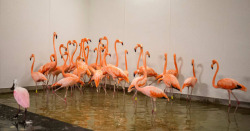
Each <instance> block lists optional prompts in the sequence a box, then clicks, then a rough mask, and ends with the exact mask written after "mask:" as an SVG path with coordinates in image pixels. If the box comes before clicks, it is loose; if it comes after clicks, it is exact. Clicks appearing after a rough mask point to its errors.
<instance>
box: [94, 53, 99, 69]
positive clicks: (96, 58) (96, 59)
mask: <svg viewBox="0 0 250 131" xmlns="http://www.w3.org/2000/svg"><path fill="white" fill-rule="evenodd" d="M96 54H97V56H96V60H95V66H97V62H98V55H99V50H98V49H97V51H96Z"/></svg>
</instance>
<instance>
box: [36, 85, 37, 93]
mask: <svg viewBox="0 0 250 131" xmlns="http://www.w3.org/2000/svg"><path fill="white" fill-rule="evenodd" d="M36 93H37V82H36Z"/></svg>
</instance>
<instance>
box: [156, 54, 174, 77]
mask: <svg viewBox="0 0 250 131" xmlns="http://www.w3.org/2000/svg"><path fill="white" fill-rule="evenodd" d="M174 66H175V70H174V69H170V70H167V71H166V73H167V74H172V75H174V76H175V77H176V78H178V76H179V70H178V67H177V63H176V54H175V53H174ZM162 76H163V73H162V74H160V75H158V76H157V77H156V80H158V79H160V78H162Z"/></svg>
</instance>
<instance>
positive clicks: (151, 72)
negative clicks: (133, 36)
mask: <svg viewBox="0 0 250 131" xmlns="http://www.w3.org/2000/svg"><path fill="white" fill-rule="evenodd" d="M137 46H138V44H137ZM137 46H136V47H135V48H134V49H135V52H136V48H137ZM138 47H140V49H141V53H143V46H142V45H141V44H139V46H138ZM141 53H140V56H141ZM140 56H139V59H138V62H137V68H138V66H139V61H140ZM143 68H144V66H141V67H139V68H138V69H137V70H136V71H135V72H134V77H135V75H136V74H139V75H143ZM157 76H158V74H157V73H156V72H155V71H154V69H153V68H150V67H148V66H147V77H157Z"/></svg>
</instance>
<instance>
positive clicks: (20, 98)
mask: <svg viewBox="0 0 250 131" xmlns="http://www.w3.org/2000/svg"><path fill="white" fill-rule="evenodd" d="M11 90H14V92H13V94H14V98H15V100H16V102H17V103H18V105H19V110H18V112H17V114H16V115H15V117H16V118H17V117H18V114H19V113H20V106H22V107H23V108H24V109H25V111H24V121H23V123H25V120H26V114H27V108H29V107H30V96H29V92H28V91H27V89H25V88H23V87H19V86H17V80H14V82H13V85H12V87H11Z"/></svg>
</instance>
